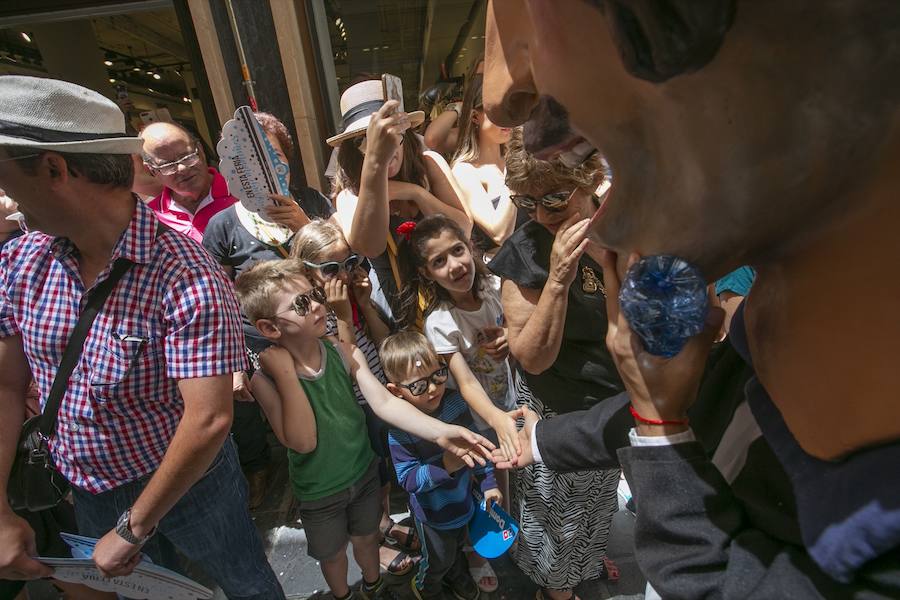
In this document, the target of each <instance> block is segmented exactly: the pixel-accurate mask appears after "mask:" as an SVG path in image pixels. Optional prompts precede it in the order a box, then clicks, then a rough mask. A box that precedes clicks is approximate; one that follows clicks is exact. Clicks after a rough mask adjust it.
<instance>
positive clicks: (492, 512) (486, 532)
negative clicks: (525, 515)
mask: <svg viewBox="0 0 900 600" xmlns="http://www.w3.org/2000/svg"><path fill="white" fill-rule="evenodd" d="M472 495H473V496H474V497H475V513H474V514H473V515H472V520H471V521H469V538H470V539H471V540H472V547H473V548H475V552H477V553H478V554H480V555H481V556H483V557H484V558H497V557H498V556H501V555H503V553H505V552H506V551H507V550H509V548H510V546H512V545H513V542H515V541H516V536H517V535H519V524H518V523H516V521H515V519H513V518H512V517H511V516H509V513H507V512H506V511H505V510H503V507H501V506H500V505H499V504H492V505H491V506H490V507H486V506H485V501H484V495H483V494H482V493H481V492H480V491H479V490H478V489H473V490H472Z"/></svg>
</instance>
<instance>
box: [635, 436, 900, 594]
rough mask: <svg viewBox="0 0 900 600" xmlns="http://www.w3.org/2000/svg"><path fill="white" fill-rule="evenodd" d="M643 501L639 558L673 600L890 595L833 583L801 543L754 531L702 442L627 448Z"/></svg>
mask: <svg viewBox="0 0 900 600" xmlns="http://www.w3.org/2000/svg"><path fill="white" fill-rule="evenodd" d="M619 459H620V462H621V464H622V468H623V470H624V471H625V476H626V477H627V478H628V483H629V485H630V486H631V491H632V493H633V494H634V498H635V501H636V503H637V515H636V522H635V556H636V557H637V561H638V564H639V566H640V568H641V572H642V573H644V575H645V576H646V577H647V579H648V581H650V583H651V584H652V585H653V587H654V588H655V589H656V591H657V592H659V594H660V595H661V596H662V597H663V598H666V599H667V600H669V599H671V600H678V599H681V598H684V599H690V600H696V599H699V598H713V599H719V598H721V599H723V600H733V599H744V598H791V599H792V600H798V599H806V598H827V599H829V600H831V599H840V598H860V599H861V598H887V597H892V596H891V595H889V592H886V591H885V590H881V589H877V586H867V585H866V584H864V583H858V584H856V585H854V586H847V585H842V584H839V583H837V582H835V581H834V580H832V579H830V578H828V577H827V576H826V575H825V574H824V573H823V572H822V571H821V570H819V568H818V567H817V566H816V565H815V564H814V563H813V562H812V560H811V559H810V557H809V555H808V554H807V553H806V551H805V549H804V548H802V547H801V546H795V545H790V544H786V543H784V542H783V541H781V540H777V539H775V538H774V537H772V536H769V535H767V534H766V533H764V532H763V531H761V530H759V529H756V528H754V527H753V526H752V524H751V523H750V521H749V519H748V518H747V516H746V514H745V513H744V511H743V510H742V508H741V504H740V502H739V501H738V500H737V499H736V498H735V496H734V494H733V492H732V490H731V488H730V486H729V485H728V483H727V482H726V481H725V480H724V479H723V478H722V476H721V474H720V473H719V471H718V469H716V467H715V466H714V465H713V464H712V463H711V462H710V461H709V459H708V458H707V456H706V453H705V451H704V449H703V447H702V446H701V445H700V444H699V443H697V442H691V443H686V444H677V445H674V446H637V447H631V446H629V447H625V448H622V449H621V450H619Z"/></svg>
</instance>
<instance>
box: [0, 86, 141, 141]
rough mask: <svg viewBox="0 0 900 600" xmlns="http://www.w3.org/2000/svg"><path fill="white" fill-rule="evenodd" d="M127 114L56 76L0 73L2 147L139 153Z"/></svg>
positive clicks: (0, 136) (93, 92)
mask: <svg viewBox="0 0 900 600" xmlns="http://www.w3.org/2000/svg"><path fill="white" fill-rule="evenodd" d="M142 145H143V140H141V139H140V138H137V137H134V136H130V135H128V134H127V133H125V115H123V114H122V111H121V110H120V109H119V107H118V106H116V104H115V102H113V101H112V100H110V99H109V98H106V97H105V96H102V95H101V94H98V93H97V92H95V91H92V90H89V89H87V88H84V87H81V86H80V85H75V84H74V83H69V82H67V81H59V80H57V79H48V78H43V77H23V76H19V75H2V76H0V146H18V147H27V148H35V149H39V150H56V151H58V152H73V153H80V154H86V153H91V154H137V153H139V152H140V151H141V146H142Z"/></svg>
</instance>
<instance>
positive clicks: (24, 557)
mask: <svg viewBox="0 0 900 600" xmlns="http://www.w3.org/2000/svg"><path fill="white" fill-rule="evenodd" d="M0 502H3V503H4V505H5V503H6V501H5V499H3V500H0ZM32 556H37V546H36V544H35V540H34V530H33V529H31V526H30V525H28V522H27V521H26V520H25V519H23V518H22V517H20V516H19V515H17V514H16V513H14V512H13V511H12V510H10V509H9V508H3V509H0V579H40V578H41V577H50V576H51V575H53V569H51V568H50V567H48V566H47V565H45V564H43V563H41V562H38V561H36V560H34V559H33V558H32Z"/></svg>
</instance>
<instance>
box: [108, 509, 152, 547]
mask: <svg viewBox="0 0 900 600" xmlns="http://www.w3.org/2000/svg"><path fill="white" fill-rule="evenodd" d="M116 533H117V534H119V537H120V538H122V539H123V540H125V541H126V542H128V543H129V544H134V545H135V546H143V545H144V544H146V543H147V540H149V539H150V538H151V537H153V534H154V533H156V527H155V526H154V527H153V529H151V530H150V531H149V533H147V535H145V536H143V537H138V536H136V535H134V533H133V532H132V531H131V509H130V508H129V509H128V510H126V511H125V512H123V513H122V516H121V517H119V521H118V522H117V523H116Z"/></svg>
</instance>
